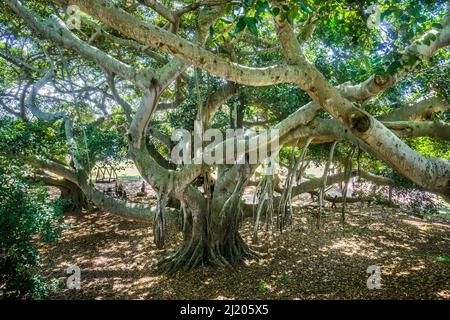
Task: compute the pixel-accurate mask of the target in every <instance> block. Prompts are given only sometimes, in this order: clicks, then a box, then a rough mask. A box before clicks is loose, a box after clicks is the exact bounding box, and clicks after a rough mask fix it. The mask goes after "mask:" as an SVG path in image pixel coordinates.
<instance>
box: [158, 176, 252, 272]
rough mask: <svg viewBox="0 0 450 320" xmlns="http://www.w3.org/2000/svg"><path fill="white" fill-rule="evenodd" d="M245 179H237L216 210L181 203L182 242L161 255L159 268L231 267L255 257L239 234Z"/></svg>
mask: <svg viewBox="0 0 450 320" xmlns="http://www.w3.org/2000/svg"><path fill="white" fill-rule="evenodd" d="M244 187H245V180H244V179H240V180H239V181H238V183H237V185H236V187H235V189H234V190H233V192H232V193H231V195H230V196H229V197H228V198H227V200H226V201H225V202H224V203H223V205H222V207H221V209H220V210H216V211H215V212H213V211H212V210H211V208H212V207H214V206H210V205H208V206H207V208H204V207H202V208H195V209H193V208H189V205H187V204H186V203H184V204H182V211H183V243H182V245H181V246H180V248H178V250H176V251H175V252H174V253H172V254H170V255H168V256H167V257H166V258H164V259H163V260H162V261H161V262H160V264H159V267H160V269H161V271H163V272H165V273H167V274H174V273H176V272H178V271H190V270H192V269H194V268H197V267H201V266H204V267H206V266H214V267H229V268H231V269H234V268H235V267H236V266H237V265H239V264H241V263H242V262H243V261H244V259H246V258H252V259H255V258H258V257H257V255H256V254H255V253H254V252H252V250H251V249H250V248H249V247H248V246H247V244H246V243H245V242H244V241H243V239H242V238H241V236H240V235H239V231H238V230H239V224H240V222H241V219H242V216H241V211H240V198H241V195H242V192H243V189H244Z"/></svg>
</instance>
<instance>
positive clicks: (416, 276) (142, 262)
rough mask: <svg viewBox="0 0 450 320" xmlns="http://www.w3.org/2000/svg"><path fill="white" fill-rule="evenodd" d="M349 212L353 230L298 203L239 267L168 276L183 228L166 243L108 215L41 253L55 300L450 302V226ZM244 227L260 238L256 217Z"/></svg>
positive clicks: (171, 231)
mask: <svg viewBox="0 0 450 320" xmlns="http://www.w3.org/2000/svg"><path fill="white" fill-rule="evenodd" d="M136 186H138V184H136ZM149 198H150V199H151V198H152V196H151V195H149ZM347 216H348V225H347V227H346V228H345V230H344V231H343V230H342V227H341V226H340V222H339V218H340V213H338V212H333V211H331V210H330V209H328V210H327V215H326V218H325V219H324V222H325V225H324V227H322V228H321V230H316V229H315V227H313V226H314V219H313V218H312V208H311V207H310V209H307V208H303V209H301V208H297V210H296V213H295V220H294V223H293V225H292V226H291V227H289V228H288V230H286V232H284V233H283V234H281V235H280V234H278V233H273V234H272V233H270V232H268V233H261V235H260V243H259V244H258V245H252V248H254V249H255V250H256V251H257V252H259V254H260V256H261V259H260V260H252V261H246V262H245V265H243V266H241V267H238V269H237V270H236V271H232V270H229V269H215V270H212V269H208V268H203V269H202V268H201V269H198V270H194V271H192V272H189V273H180V274H178V275H177V276H175V277H167V276H165V275H162V274H161V273H159V271H158V269H157V262H158V260H159V259H160V258H161V257H162V256H163V255H164V254H166V253H167V252H168V251H170V250H173V249H174V248H175V247H176V245H177V243H178V241H180V233H179V231H178V229H177V227H176V226H175V225H171V226H169V227H168V230H167V232H168V236H167V249H166V250H157V249H156V248H155V246H154V244H153V238H152V229H151V226H150V225H149V224H147V223H142V222H133V221H127V220H124V219H122V218H119V217H116V216H113V215H110V214H108V213H104V212H97V213H91V214H86V215H83V216H80V217H74V216H67V217H65V222H66V223H67V224H68V225H69V228H68V229H66V230H65V231H64V232H63V233H62V237H61V240H60V241H59V242H58V243H56V244H51V245H42V246H41V247H40V251H41V253H42V256H41V258H42V265H43V271H44V274H45V277H46V278H47V279H48V280H49V281H50V280H52V279H53V282H55V283H56V284H57V286H58V287H59V289H58V290H57V291H56V292H55V293H53V294H52V295H51V296H50V298H53V299H380V298H385V299H412V298H417V299H450V265H449V263H448V260H447V258H448V256H450V247H449V244H450V225H448V224H443V223H436V222H426V221H424V220H420V219H417V218H414V217H407V216H405V215H401V214H400V213H399V212H398V210H397V211H395V210H394V209H388V208H387V209H384V210H383V209H382V208H381V207H375V206H374V207H371V208H364V209H362V210H360V209H359V208H357V207H351V208H350V212H349V213H348V215H347ZM263 229H264V228H263ZM241 233H242V235H243V236H244V238H245V239H246V241H247V242H248V243H251V240H250V239H251V237H250V235H251V224H250V223H249V222H244V223H243V226H242V230H241ZM443 257H444V258H443ZM446 257H447V258H446ZM70 265H77V266H79V267H80V269H81V289H80V290H79V291H74V290H68V289H67V288H66V279H67V277H68V275H67V274H66V268H67V267H68V266H70ZM370 265H377V266H379V267H380V268H381V272H382V276H381V285H382V288H381V289H379V290H369V289H368V288H367V278H368V274H367V273H366V270H367V268H368V266H370Z"/></svg>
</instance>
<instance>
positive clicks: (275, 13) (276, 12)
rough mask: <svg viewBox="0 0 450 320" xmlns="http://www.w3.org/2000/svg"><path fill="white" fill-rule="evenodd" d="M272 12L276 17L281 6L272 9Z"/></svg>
mask: <svg viewBox="0 0 450 320" xmlns="http://www.w3.org/2000/svg"><path fill="white" fill-rule="evenodd" d="M272 14H273V15H274V16H275V17H276V16H278V15H279V14H280V8H273V9H272Z"/></svg>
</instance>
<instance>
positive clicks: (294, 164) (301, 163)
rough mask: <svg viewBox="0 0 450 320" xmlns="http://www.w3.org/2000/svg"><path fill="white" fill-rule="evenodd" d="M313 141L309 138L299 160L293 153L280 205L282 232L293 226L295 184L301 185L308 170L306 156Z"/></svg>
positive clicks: (280, 228) (279, 220)
mask: <svg viewBox="0 0 450 320" xmlns="http://www.w3.org/2000/svg"><path fill="white" fill-rule="evenodd" d="M311 141H312V138H311V137H310V138H308V140H307V141H306V144H305V146H304V147H303V149H302V152H301V155H300V157H299V158H298V159H297V160H296V159H295V155H294V153H293V152H292V157H291V166H290V168H289V173H288V176H287V178H286V183H285V186H284V188H283V192H282V194H281V197H280V202H279V204H278V219H277V220H278V228H279V230H280V232H283V229H284V227H285V226H286V225H287V224H292V211H293V209H292V187H293V186H294V182H296V183H297V185H298V184H300V182H301V177H302V176H303V173H304V172H305V170H306V167H307V164H305V156H306V152H307V151H308V147H309V145H310V144H311Z"/></svg>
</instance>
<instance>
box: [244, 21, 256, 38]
mask: <svg viewBox="0 0 450 320" xmlns="http://www.w3.org/2000/svg"><path fill="white" fill-rule="evenodd" d="M256 21H257V20H256V19H255V18H245V24H246V25H247V27H248V30H250V32H251V33H253V34H254V35H255V36H258V28H257V27H256Z"/></svg>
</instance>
